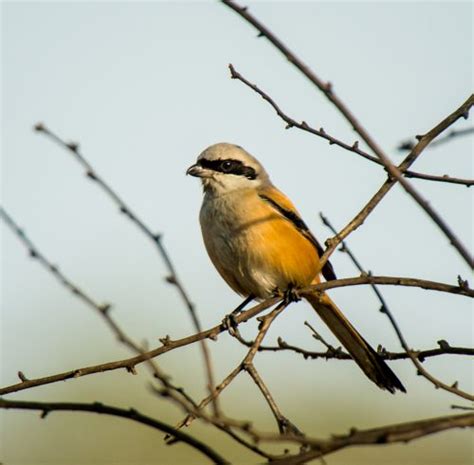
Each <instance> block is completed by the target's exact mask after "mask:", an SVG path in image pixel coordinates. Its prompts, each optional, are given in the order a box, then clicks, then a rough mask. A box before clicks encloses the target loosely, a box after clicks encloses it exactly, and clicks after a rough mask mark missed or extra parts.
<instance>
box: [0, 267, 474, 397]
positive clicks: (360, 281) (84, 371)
mask: <svg viewBox="0 0 474 465" xmlns="http://www.w3.org/2000/svg"><path fill="white" fill-rule="evenodd" d="M366 284H379V285H391V286H408V287H418V288H422V289H430V290H435V291H439V292H447V293H450V294H459V295H464V296H469V297H474V290H472V289H470V288H469V287H467V284H466V283H465V282H463V285H462V286H452V285H449V284H444V283H438V282H434V281H426V280H422V279H414V278H403V277H391V276H360V277H358V278H346V279H338V280H334V281H328V282H323V283H319V284H315V285H313V286H310V287H308V288H306V289H302V290H301V293H303V292H315V291H316V292H317V291H325V290H328V289H335V288H337V287H344V286H356V285H366ZM278 300H279V299H278V298H277V297H273V298H271V299H267V300H265V301H264V302H262V303H260V304H258V305H256V306H255V307H252V308H250V309H249V310H246V311H244V312H242V313H241V314H239V315H237V316H236V317H235V321H236V323H243V322H245V321H248V320H249V319H251V318H253V317H254V316H256V315H258V314H259V313H261V312H262V311H264V310H265V309H267V308H269V307H271V306H272V305H274V304H275V303H276V302H277V301H278ZM226 330H227V328H226V327H225V325H223V324H219V325H217V326H214V327H212V328H210V329H207V330H205V331H201V332H200V333H196V334H192V335H191V336H187V337H184V338H182V339H177V340H171V339H170V338H168V337H167V338H162V339H161V341H162V343H163V345H162V346H160V347H157V348H156V349H153V350H150V351H148V352H145V353H143V354H142V355H137V356H135V357H132V358H128V359H124V360H118V361H115V362H109V363H103V364H99V365H93V366H89V367H84V368H79V369H75V370H70V371H66V372H63V373H58V374H55V375H52V376H46V377H43V378H36V379H30V380H26V381H22V382H21V383H17V384H13V385H10V386H6V387H3V388H1V389H0V395H3V394H8V393H10V392H16V391H21V390H24V389H29V388H32V387H35V386H42V385H45V384H51V383H56V382H58V381H63V380H66V379H71V378H78V377H81V376H86V375H91V374H95V373H102V372H105V371H111V370H118V369H126V370H127V371H133V369H134V368H135V366H136V365H138V364H140V363H143V362H144V361H146V360H149V359H151V358H154V357H157V356H159V355H162V354H164V353H166V352H169V351H171V350H174V349H177V348H178V347H183V346H186V345H189V344H192V343H194V342H196V341H199V340H202V339H207V338H210V339H215V338H216V337H217V335H218V334H219V333H221V332H223V331H226Z"/></svg>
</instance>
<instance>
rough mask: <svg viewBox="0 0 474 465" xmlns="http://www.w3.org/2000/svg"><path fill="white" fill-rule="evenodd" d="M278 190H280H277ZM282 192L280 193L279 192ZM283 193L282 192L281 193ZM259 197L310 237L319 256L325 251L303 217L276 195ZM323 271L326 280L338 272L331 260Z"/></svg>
mask: <svg viewBox="0 0 474 465" xmlns="http://www.w3.org/2000/svg"><path fill="white" fill-rule="evenodd" d="M277 192H278V191H277ZM279 194H280V193H279ZM280 195H282V194H280ZM259 197H260V198H261V199H263V200H265V201H266V202H268V203H269V204H270V205H271V206H272V207H273V208H274V209H275V210H276V211H277V212H278V213H279V214H280V215H282V216H283V217H284V218H286V219H287V220H288V221H289V222H290V223H292V224H293V226H294V227H295V228H296V229H297V230H298V231H299V232H300V233H301V234H302V235H303V236H304V237H306V239H308V240H309V241H310V242H311V244H313V245H314V247H315V249H316V250H317V252H318V256H319V257H321V256H322V255H323V253H324V249H323V248H322V247H321V244H320V243H319V242H318V240H317V239H316V238H315V237H314V236H313V234H312V232H311V231H310V230H309V228H308V226H306V223H305V222H304V221H303V220H302V218H301V217H300V216H299V215H298V214H297V213H296V212H295V211H294V210H289V209H288V208H285V207H284V206H283V205H282V204H281V203H279V202H278V201H277V199H276V198H275V197H276V196H274V195H273V196H272V197H273V198H272V197H270V196H269V195H267V193H265V194H263V193H260V194H259ZM322 273H323V276H324V278H325V279H326V281H331V280H333V279H337V278H336V273H335V272H334V268H333V267H332V265H331V263H330V262H329V260H328V261H327V262H326V263H325V265H324V266H323V269H322Z"/></svg>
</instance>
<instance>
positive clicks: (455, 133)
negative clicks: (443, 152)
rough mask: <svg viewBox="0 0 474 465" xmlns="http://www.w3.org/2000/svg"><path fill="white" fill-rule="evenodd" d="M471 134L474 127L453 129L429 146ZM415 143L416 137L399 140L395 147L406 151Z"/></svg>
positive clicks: (473, 131) (473, 132)
mask: <svg viewBox="0 0 474 465" xmlns="http://www.w3.org/2000/svg"><path fill="white" fill-rule="evenodd" d="M471 134H474V127H470V128H463V129H453V130H452V131H449V132H448V134H446V135H445V136H444V137H439V138H438V139H436V140H435V141H433V142H432V143H431V144H430V148H433V147H436V146H438V145H442V144H446V142H451V141H452V140H454V139H458V138H459V137H463V136H469V135H471ZM415 144H416V138H415V140H412V139H409V140H406V141H404V142H400V145H399V146H398V147H397V149H398V150H399V151H400V152H406V151H407V150H411V149H412V148H413V147H414V146H415ZM408 177H409V176H408Z"/></svg>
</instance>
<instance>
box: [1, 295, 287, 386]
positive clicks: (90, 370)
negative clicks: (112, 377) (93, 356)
mask: <svg viewBox="0 0 474 465" xmlns="http://www.w3.org/2000/svg"><path fill="white" fill-rule="evenodd" d="M278 300H279V299H278V298H273V299H268V300H266V301H265V302H262V303H261V304H259V305H256V306H255V307H252V308H251V309H249V310H247V311H245V312H243V313H241V314H240V315H238V316H237V317H236V321H237V323H242V322H244V321H247V320H249V319H250V318H252V317H254V316H255V315H258V314H259V313H261V312H262V311H264V310H265V309H267V308H268V307H271V306H272V305H273V304H275V303H276V302H277V301H278ZM223 331H226V328H225V327H224V326H223V325H222V324H219V325H217V326H214V327H213V328H210V329H208V330H206V331H201V332H200V333H196V334H192V335H191V336H188V337H184V338H182V339H177V340H175V341H172V340H171V339H169V338H163V339H161V341H162V343H163V345H162V346H160V347H158V348H156V349H153V350H151V351H148V352H144V353H143V354H141V355H137V356H135V357H131V358H127V359H124V360H118V361H114V362H109V363H102V364H99V365H92V366H88V367H83V368H79V369H75V370H69V371H65V372H62V373H58V374H55V375H51V376H45V377H43V378H36V379H27V378H26V377H24V378H25V379H24V380H22V382H20V383H17V384H13V385H11V386H6V387H4V388H0V395H4V394H8V393H11V392H17V391H22V390H25V389H30V388H32V387H36V386H43V385H46V384H52V383H56V382H58V381H65V380H68V379H74V378H79V377H81V376H87V375H92V374H95V373H103V372H106V371H112V370H119V369H125V370H126V371H127V372H130V373H133V372H134V371H135V366H136V365H138V364H140V363H143V362H145V361H147V360H149V359H151V358H154V357H157V356H159V355H162V354H164V353H166V352H169V351H171V350H174V349H177V348H178V347H183V346H187V345H189V344H192V343H194V342H197V341H200V340H203V339H215V338H216V337H217V335H218V334H219V333H221V332H223ZM20 379H21V378H20Z"/></svg>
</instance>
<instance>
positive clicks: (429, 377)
mask: <svg viewBox="0 0 474 465" xmlns="http://www.w3.org/2000/svg"><path fill="white" fill-rule="evenodd" d="M320 217H321V220H322V221H323V223H324V224H325V225H326V226H327V227H328V228H329V229H330V230H331V231H332V232H333V233H334V234H337V231H336V229H335V228H334V227H333V226H332V224H331V223H330V222H329V220H328V219H327V218H325V217H324V216H323V215H322V214H321V213H320ZM341 250H342V251H343V252H345V253H346V254H347V255H348V256H349V258H350V259H351V261H352V262H353V263H354V265H355V266H356V268H357V269H358V270H359V271H360V272H361V273H364V274H369V275H370V271H368V272H367V271H366V270H365V269H364V267H363V266H362V265H361V263H360V262H359V261H358V260H357V258H356V257H355V255H354V254H353V253H352V251H351V250H350V249H349V247H348V246H347V244H346V243H345V242H344V241H342V247H341ZM459 281H461V282H462V280H459ZM371 288H372V290H373V291H374V293H375V295H376V296H377V298H378V300H379V301H380V304H381V308H380V311H381V312H382V313H384V314H385V315H386V316H387V318H388V319H389V321H390V324H391V325H392V327H393V329H394V330H395V333H396V335H397V337H398V340H399V341H400V344H401V345H402V347H403V348H404V349H405V352H406V354H407V355H408V357H409V358H410V360H411V362H412V363H413V365H414V366H415V368H416V369H417V372H418V374H419V375H421V376H423V377H424V378H425V379H427V380H428V381H430V382H431V383H432V384H433V385H434V386H435V387H436V388H441V389H444V390H446V391H449V392H451V393H453V394H456V395H458V396H460V397H463V398H473V399H474V397H472V396H470V395H469V394H467V393H466V392H463V391H461V390H459V389H458V388H457V383H455V384H453V385H451V386H448V385H447V384H445V383H443V382H442V381H441V380H440V379H438V378H436V377H434V376H433V375H432V374H431V373H429V372H428V371H427V370H426V369H425V368H424V367H422V365H421V363H420V360H419V354H416V353H415V352H414V351H413V350H412V349H410V348H409V346H408V343H407V341H406V339H405V337H404V336H403V333H402V330H401V328H400V326H399V325H398V323H397V321H396V319H395V317H394V315H393V313H392V311H391V310H390V308H389V307H388V305H387V302H386V301H385V299H384V297H383V296H382V294H381V292H380V291H379V290H378V288H377V286H375V285H374V284H371ZM439 344H440V347H441V348H442V347H443V345H446V346H447V348H448V347H449V345H448V343H447V342H446V341H439ZM473 353H474V351H473Z"/></svg>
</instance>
